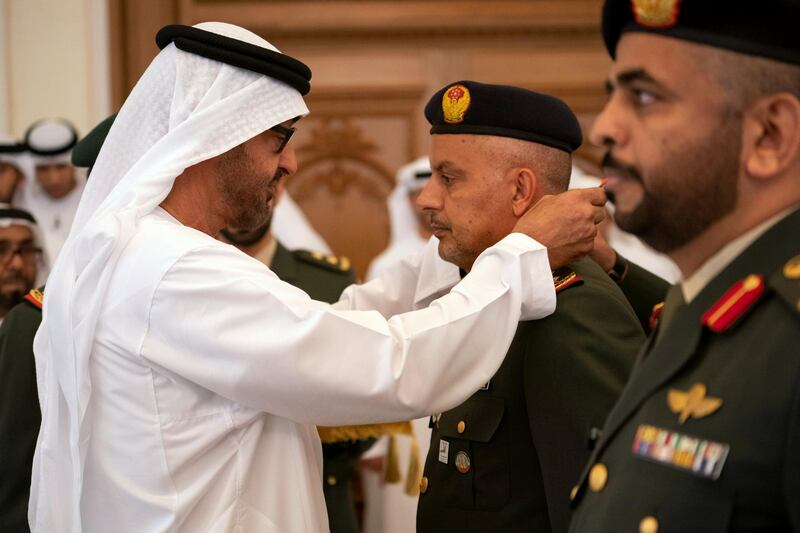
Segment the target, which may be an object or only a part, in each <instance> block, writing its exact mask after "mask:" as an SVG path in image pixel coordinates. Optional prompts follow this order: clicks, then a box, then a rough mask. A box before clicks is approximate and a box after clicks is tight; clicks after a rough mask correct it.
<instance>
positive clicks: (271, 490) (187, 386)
mask: <svg viewBox="0 0 800 533" xmlns="http://www.w3.org/2000/svg"><path fill="white" fill-rule="evenodd" d="M429 255H430V254H429ZM433 255H434V256H435V249H433ZM439 264H443V263H441V262H440V263H439ZM437 268H438V267H436V266H435V265H434V266H433V267H429V266H426V261H425V260H424V259H420V260H417V261H416V262H415V263H404V264H402V265H400V266H399V268H398V270H397V277H396V278H395V279H396V281H397V284H396V285H395V283H394V280H393V278H392V277H388V276H384V277H383V278H382V279H381V280H378V281H377V282H376V283H373V284H368V285H367V286H364V287H351V288H349V289H348V290H347V291H346V293H345V295H344V296H343V299H342V301H341V302H340V303H339V304H337V305H336V306H335V307H331V306H329V305H327V304H324V303H320V302H316V301H313V300H311V299H309V298H308V296H307V295H306V294H305V293H304V292H302V291H301V290H299V289H297V288H295V287H293V286H291V285H288V284H286V283H284V282H281V281H280V280H279V279H278V278H277V277H276V276H275V275H274V274H273V273H272V272H271V271H270V270H269V269H268V268H267V267H266V266H264V265H263V264H261V263H260V262H258V261H257V260H255V259H253V258H250V257H248V256H246V255H245V254H243V253H241V252H240V251H238V250H236V249H235V248H234V247H232V246H229V245H226V244H223V243H221V242H218V241H216V240H214V239H212V238H211V237H209V236H207V235H205V234H203V233H200V232H198V231H196V230H194V229H191V228H188V227H185V226H182V225H180V224H179V223H178V222H177V221H176V220H174V219H172V218H171V217H170V216H169V215H167V214H166V213H165V212H164V211H163V210H161V209H158V210H156V212H154V213H153V214H151V215H148V216H146V217H144V218H143V219H141V220H140V222H139V226H138V228H137V232H136V234H135V236H134V237H133V239H132V241H131V242H130V243H129V245H128V246H127V247H126V248H125V250H124V251H123V252H122V255H121V256H120V259H119V262H118V263H117V266H116V269H115V271H114V273H113V275H112V279H111V282H110V285H109V288H108V292H107V293H106V298H105V301H104V304H103V309H102V311H101V315H100V317H99V320H98V323H97V329H96V331H95V337H94V338H95V343H94V348H93V350H92V355H91V360H90V363H89V364H90V374H91V386H92V395H91V399H90V402H89V406H88V411H87V413H88V416H87V419H88V421H89V423H90V431H89V433H88V434H89V435H90V437H89V442H88V446H87V450H88V452H87V455H86V460H85V469H84V472H83V483H82V497H81V514H82V517H83V525H84V530H85V531H116V532H124V531H136V532H142V531H147V532H150V531H178V530H179V531H191V532H195V531H245V532H248V531H253V532H255V531H258V532H267V533H270V532H281V533H295V532H309V533H310V532H313V533H318V532H325V531H328V524H327V516H326V511H325V503H324V499H323V494H322V455H321V447H320V442H319V438H318V436H317V433H316V429H315V427H314V425H315V424H322V425H340V424H357V423H372V422H381V421H395V420H408V419H410V418H415V417H418V416H420V415H422V414H423V413H428V412H434V411H435V412H439V411H445V410H447V409H450V408H452V407H454V406H455V405H458V404H459V403H461V402H462V401H463V400H464V399H466V398H467V397H468V396H469V395H471V394H472V393H473V392H474V391H475V390H477V389H478V388H479V387H480V386H481V385H482V384H483V383H485V382H486V381H488V380H489V378H490V377H491V376H492V375H493V374H494V373H495V371H496V370H497V368H498V367H499V366H500V364H501V362H502V360H503V358H504V356H505V353H506V350H507V349H508V346H509V345H510V343H511V340H512V337H513V335H514V332H515V330H516V327H517V323H518V322H519V320H520V319H522V318H538V317H542V316H545V315H547V314H549V313H551V312H552V311H553V309H554V307H555V295H554V291H553V285H552V280H551V276H550V270H549V265H548V262H547V254H546V251H545V250H544V249H543V248H542V247H541V246H540V245H539V244H538V243H536V242H535V241H533V240H532V239H529V238H528V237H526V236H524V235H521V234H512V235H511V236H509V237H507V238H505V239H504V240H503V241H501V242H500V243H499V244H498V245H496V246H494V247H492V248H490V249H489V250H488V251H487V252H485V253H484V254H483V255H482V256H481V257H480V258H479V259H478V260H477V262H476V263H475V266H474V268H473V271H472V273H471V274H470V275H468V276H467V277H466V278H465V279H464V280H463V281H462V282H461V283H459V284H458V285H457V286H456V287H455V288H454V289H453V291H452V292H451V293H449V294H447V295H445V296H443V297H441V298H439V299H437V300H435V301H434V302H433V303H432V304H431V305H430V306H429V307H427V308H425V309H424V310H421V311H417V312H415V313H407V314H403V315H398V316H394V317H392V318H391V319H389V320H386V319H385V318H384V316H382V314H381V313H383V314H384V315H387V316H388V315H389V314H392V313H393V312H394V310H396V309H409V308H411V307H413V306H415V305H416V304H415V301H421V299H424V298H423V297H422V296H421V293H424V292H428V293H429V294H427V295H426V297H428V298H433V297H435V296H436V295H437V293H436V290H433V289H430V287H435V286H437V282H435V281H432V280H435V279H436V277H437V272H436V270H437ZM447 271H448V272H452V269H447ZM451 281H452V280H446V281H445V283H444V284H439V285H438V286H439V287H442V286H444V285H447V284H448V283H450V282H451ZM409 287H412V288H413V290H411V291H409ZM426 287H428V289H426ZM373 307H374V308H377V309H378V311H351V310H344V309H345V308H350V309H355V308H361V309H363V308H373ZM65 422H66V421H65ZM60 453H63V454H64V457H61V458H60V457H59V454H60ZM42 454H43V455H44V456H45V457H43V459H42V460H52V461H55V462H58V461H60V460H63V461H66V460H68V458H67V455H68V452H67V451H66V450H63V451H59V450H43V451H42ZM62 489H63V488H62ZM38 494H39V497H40V498H59V499H63V501H69V497H68V495H65V494H54V493H51V494H47V489H46V487H45V488H41V487H40V488H39V493H38ZM34 505H35V502H34V501H33V500H32V502H31V506H34Z"/></svg>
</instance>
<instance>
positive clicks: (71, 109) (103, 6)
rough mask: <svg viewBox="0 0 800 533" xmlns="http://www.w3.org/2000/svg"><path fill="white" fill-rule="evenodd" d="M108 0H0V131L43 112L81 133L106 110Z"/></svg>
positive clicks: (16, 131)
mask: <svg viewBox="0 0 800 533" xmlns="http://www.w3.org/2000/svg"><path fill="white" fill-rule="evenodd" d="M107 9H108V6H107V0H0V38H2V41H3V42H2V43H0V58H2V62H3V63H2V65H0V66H1V67H2V68H0V85H1V86H2V88H0V133H2V132H3V130H4V131H5V133H8V134H11V135H13V136H15V137H21V136H22V135H23V134H24V133H25V130H26V129H27V127H28V126H29V125H30V124H31V123H32V122H33V121H35V120H37V119H39V118H42V117H64V118H66V119H69V120H70V121H72V122H73V123H74V124H75V126H76V127H77V128H78V132H79V133H80V134H81V135H82V134H84V133H86V132H88V131H89V130H90V129H91V128H92V127H94V125H95V124H97V123H98V122H99V121H100V120H102V119H103V118H105V117H106V116H107V115H108V114H109V113H110V112H111V109H110V99H111V97H110V86H111V83H110V68H109V64H108V61H109V59H108V58H109V54H108V49H109V46H108V17H107Z"/></svg>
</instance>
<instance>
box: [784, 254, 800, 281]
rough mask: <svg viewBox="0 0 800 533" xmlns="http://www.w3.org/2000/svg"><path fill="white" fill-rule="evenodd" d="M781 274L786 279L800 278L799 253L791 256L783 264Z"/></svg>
mask: <svg viewBox="0 0 800 533" xmlns="http://www.w3.org/2000/svg"><path fill="white" fill-rule="evenodd" d="M783 276H784V277H785V278H786V279H800V255H796V256H794V257H792V258H791V259H789V261H787V262H786V264H785V265H783Z"/></svg>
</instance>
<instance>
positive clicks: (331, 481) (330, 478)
mask: <svg viewBox="0 0 800 533" xmlns="http://www.w3.org/2000/svg"><path fill="white" fill-rule="evenodd" d="M326 481H327V482H328V485H330V486H331V487H332V486H334V485H336V476H328V479H327V480H326Z"/></svg>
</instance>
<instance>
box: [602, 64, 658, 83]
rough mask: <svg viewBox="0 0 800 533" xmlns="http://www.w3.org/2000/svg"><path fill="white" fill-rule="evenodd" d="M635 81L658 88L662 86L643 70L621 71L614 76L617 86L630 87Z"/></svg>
mask: <svg viewBox="0 0 800 533" xmlns="http://www.w3.org/2000/svg"><path fill="white" fill-rule="evenodd" d="M637 81H643V82H646V83H652V84H654V85H658V86H659V87H661V86H663V84H662V83H661V82H659V81H658V80H657V79H655V78H654V77H653V76H652V75H651V74H650V73H649V72H647V70H645V69H643V68H632V69H630V70H623V71H622V72H620V73H618V74H617V76H616V82H617V85H631V84H632V83H635V82H637ZM606 83H608V84H611V82H608V81H607V82H606Z"/></svg>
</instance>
